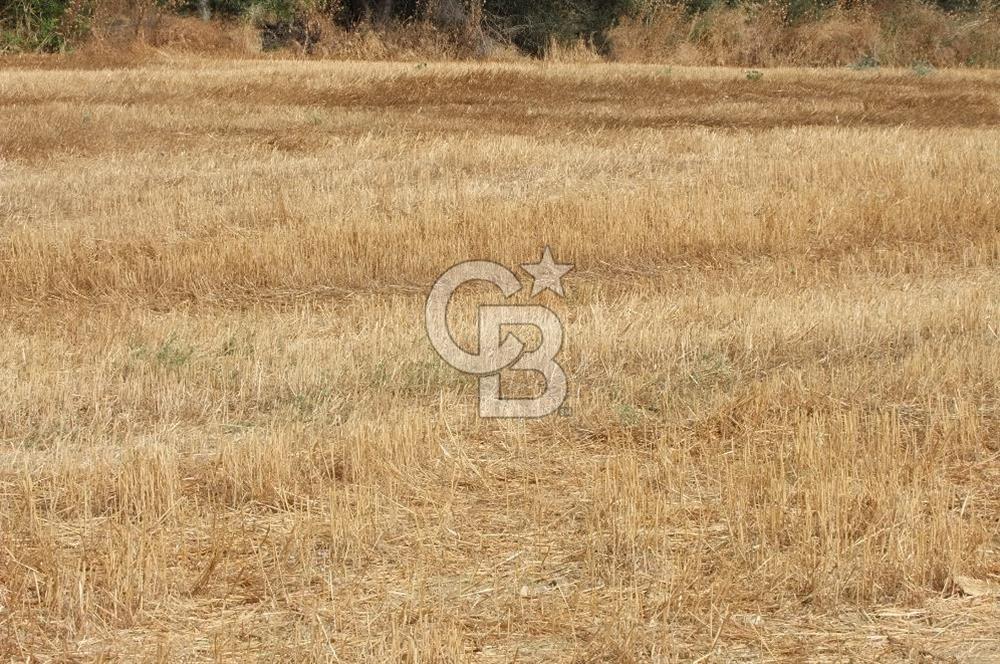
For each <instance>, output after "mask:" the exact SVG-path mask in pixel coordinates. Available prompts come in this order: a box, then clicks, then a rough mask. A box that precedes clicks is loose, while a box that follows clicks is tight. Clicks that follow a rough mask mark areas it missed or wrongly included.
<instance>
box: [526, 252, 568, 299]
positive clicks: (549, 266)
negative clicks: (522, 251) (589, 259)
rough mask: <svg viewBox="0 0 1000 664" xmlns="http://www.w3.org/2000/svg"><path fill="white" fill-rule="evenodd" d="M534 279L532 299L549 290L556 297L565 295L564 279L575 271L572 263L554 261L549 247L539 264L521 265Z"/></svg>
mask: <svg viewBox="0 0 1000 664" xmlns="http://www.w3.org/2000/svg"><path fill="white" fill-rule="evenodd" d="M521 267H523V268H524V269H525V270H526V271H527V272H528V273H529V274H530V275H531V277H532V284H531V297H535V296H536V295H538V294H539V293H541V292H542V291H543V290H545V289H548V290H550V291H552V292H553V293H555V294H556V295H559V296H562V295H563V287H562V278H563V276H565V274H566V273H567V272H569V271H570V270H572V269H573V265H572V264H571V263H557V262H555V261H554V260H553V259H552V252H551V251H550V250H549V247H548V245H546V246H545V250H544V251H543V252H542V258H541V260H540V261H538V262H537V263H525V264H523V265H521Z"/></svg>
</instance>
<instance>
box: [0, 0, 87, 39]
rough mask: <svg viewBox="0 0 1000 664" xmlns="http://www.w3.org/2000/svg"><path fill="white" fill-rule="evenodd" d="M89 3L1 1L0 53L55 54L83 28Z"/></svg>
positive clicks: (71, 0) (40, 0)
mask: <svg viewBox="0 0 1000 664" xmlns="http://www.w3.org/2000/svg"><path fill="white" fill-rule="evenodd" d="M89 10H90V6H89V4H88V3H85V2H79V1H76V2H74V0H0V51H7V50H14V51H58V50H61V49H62V48H63V46H64V45H65V44H66V41H67V39H70V38H72V37H73V36H75V34H76V33H77V32H79V31H81V30H82V29H84V28H85V27H86V19H87V16H88V14H89Z"/></svg>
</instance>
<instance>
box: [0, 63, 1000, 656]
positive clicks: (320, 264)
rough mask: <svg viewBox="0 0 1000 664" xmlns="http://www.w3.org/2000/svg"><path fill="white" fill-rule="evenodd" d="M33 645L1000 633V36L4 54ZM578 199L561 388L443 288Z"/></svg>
mask: <svg viewBox="0 0 1000 664" xmlns="http://www.w3.org/2000/svg"><path fill="white" fill-rule="evenodd" d="M0 105H2V109H3V110H2V114H3V115H2V117H3V123H2V125H0V334H2V341H3V343H2V344H0V380H2V383H0V384H2V388H3V398H2V400H0V655H2V659H4V660H7V659H16V660H23V659H26V658H34V659H36V660H39V661H51V660H58V661H75V660H80V659H83V660H89V659H99V658H104V659H142V660H149V659H159V660H163V661H167V660H170V661H175V660H179V659H188V660H205V659H217V660H233V659H244V660H252V659H260V660H278V661H292V660H309V659H312V660H319V661H344V662H351V661H359V660H389V661H398V660H399V659H401V658H403V659H405V660H406V661H411V662H429V661H513V660H517V661H520V662H525V661H579V662H583V661H650V660H652V661H674V660H695V659H700V660H701V661H729V660H734V659H763V660H787V659H794V660H802V659H833V658H840V659H846V658H853V659H856V660H861V661H864V660H870V661H874V660H882V661H884V660H903V659H910V660H924V661H938V660H945V661H948V660H949V659H953V660H955V661H974V660H979V661H996V660H997V658H1000V641H998V637H997V636H996V634H997V629H996V627H997V624H998V622H1000V599H998V597H997V594H998V593H997V588H998V587H1000V586H998V580H1000V553H998V552H1000V525H998V523H1000V522H998V520H1000V464H998V456H1000V419H998V418H1000V410H998V393H1000V315H998V314H1000V271H998V266H1000V214H998V208H1000V188H998V175H1000V131H998V129H997V126H998V122H1000V77H998V76H997V74H995V73H991V72H951V71H942V72H937V73H935V74H933V75H931V76H926V77H918V76H916V75H914V74H913V73H910V72H905V71H902V72H901V71H889V70H882V71H879V72H852V71H846V70H845V71H822V70H820V71H804V70H769V71H767V72H766V73H765V76H764V78H763V79H761V80H757V81H752V80H747V79H746V77H745V76H744V73H743V72H742V71H740V70H729V69H711V70H710V69H677V68H675V69H673V70H667V69H665V68H663V67H657V66H651V67H643V66H634V65H630V66H616V65H606V64H599V65H565V66H564V65H558V66H557V65H538V64H534V65H529V64H516V65H498V64H494V65H472V64H467V65H466V64H431V65H428V66H421V65H413V64H410V65H404V64H395V65H393V64H362V63H358V64H346V63H303V62H259V61H258V62H244V63H239V62H208V61H199V60H193V59H183V60H175V61H171V62H164V63H150V64H146V65H144V66H142V67H138V68H131V69H124V70H117V71H111V70H105V69H100V68H94V69H83V68H81V69H63V70H54V69H48V68H46V69H41V68H39V69H32V68H17V67H10V66H8V67H7V68H5V69H4V70H3V71H0ZM545 243H549V244H551V245H552V246H553V247H554V249H555V252H556V256H557V258H560V259H563V260H571V261H573V262H575V263H576V265H577V269H576V271H575V272H573V273H571V275H570V278H569V279H568V281H567V285H568V290H569V293H568V295H569V297H568V298H567V299H566V300H565V301H564V302H562V303H555V302H553V303H552V304H553V305H554V306H558V307H559V308H560V310H561V311H562V313H563V316H564V320H565V322H566V327H567V332H566V333H567V341H566V346H565V349H564V355H563V359H564V365H565V366H566V367H567V371H568V374H569V376H570V380H571V392H572V396H571V398H570V401H569V406H570V407H571V409H572V412H571V414H570V415H568V416H565V417H551V418H547V419H545V420H541V421H532V422H498V421H483V420H479V419H478V418H477V417H476V416H475V392H474V389H475V387H474V381H473V379H471V378H469V377H465V376H462V375H460V374H458V373H456V372H454V371H452V370H451V369H449V368H448V367H446V366H444V365H443V363H442V362H441V361H440V360H439V359H438V358H437V356H436V355H435V353H434V351H433V350H432V349H431V348H430V347H429V344H428V343H427V341H426V339H425V335H424V332H423V330H422V328H421V321H422V318H421V306H422V303H423V297H424V294H425V292H426V290H427V288H428V287H429V284H430V283H431V281H433V279H434V278H435V276H436V275H437V274H439V273H440V272H441V271H443V270H444V269H445V268H447V267H448V266H449V265H450V264H451V263H453V262H455V261H457V260H461V259H466V258H469V257H486V258H491V259H494V260H497V261H499V262H502V263H505V264H507V265H515V264H517V263H522V262H526V261H528V260H533V259H535V258H536V257H537V255H538V252H539V249H540V247H541V246H542V245H543V244H545Z"/></svg>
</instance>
